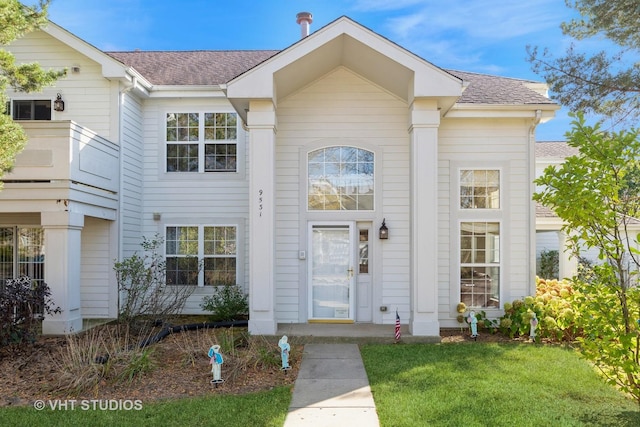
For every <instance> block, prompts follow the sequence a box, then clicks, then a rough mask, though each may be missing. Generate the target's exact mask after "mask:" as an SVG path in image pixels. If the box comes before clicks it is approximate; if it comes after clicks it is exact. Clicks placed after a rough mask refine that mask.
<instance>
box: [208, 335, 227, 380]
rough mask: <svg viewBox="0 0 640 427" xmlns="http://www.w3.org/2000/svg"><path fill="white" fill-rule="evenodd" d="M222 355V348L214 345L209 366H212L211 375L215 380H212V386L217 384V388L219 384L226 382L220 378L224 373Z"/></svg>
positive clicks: (210, 350) (210, 352)
mask: <svg viewBox="0 0 640 427" xmlns="http://www.w3.org/2000/svg"><path fill="white" fill-rule="evenodd" d="M222 363H223V360H222V354H220V346H219V345H217V344H215V345H212V346H211V348H210V349H209V364H210V365H211V373H212V374H213V379H212V380H211V383H212V384H215V385H216V387H217V386H218V384H219V383H222V382H224V380H223V379H221V378H220V375H221V373H222V372H221V371H222Z"/></svg>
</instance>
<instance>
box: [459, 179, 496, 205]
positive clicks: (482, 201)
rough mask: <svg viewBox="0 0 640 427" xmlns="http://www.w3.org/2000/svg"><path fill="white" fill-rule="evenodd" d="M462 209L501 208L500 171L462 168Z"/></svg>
mask: <svg viewBox="0 0 640 427" xmlns="http://www.w3.org/2000/svg"><path fill="white" fill-rule="evenodd" d="M460 209H500V171H499V170H484V169H476V170H461V171H460Z"/></svg>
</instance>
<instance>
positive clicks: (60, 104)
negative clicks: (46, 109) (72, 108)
mask: <svg viewBox="0 0 640 427" xmlns="http://www.w3.org/2000/svg"><path fill="white" fill-rule="evenodd" d="M53 109H54V110H56V111H64V101H63V100H62V95H60V94H58V96H57V97H56V100H55V101H53Z"/></svg>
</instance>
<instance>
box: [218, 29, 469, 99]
mask: <svg viewBox="0 0 640 427" xmlns="http://www.w3.org/2000/svg"><path fill="white" fill-rule="evenodd" d="M341 36H348V37H351V38H353V39H354V40H357V41H359V42H360V43H362V44H364V45H365V46H368V47H369V48H371V49H373V50H375V51H377V52H379V53H380V54H381V55H383V56H386V57H387V58H389V59H390V60H392V61H395V62H397V63H399V64H401V65H403V66H405V67H407V68H408V69H410V70H412V71H413V72H414V73H415V77H414V96H415V97H422V96H460V94H461V93H462V80H461V79H459V78H457V77H455V76H453V75H451V74H449V73H447V72H446V71H444V70H442V69H440V68H438V67H436V66H435V65H433V64H431V63H429V62H427V61H425V60H423V59H422V58H420V57H418V56H416V55H415V54H413V53H411V52H409V51H408V50H406V49H404V48H402V47H400V46H399V45H397V44H395V43H393V42H391V41H389V40H387V39H385V38H384V37H381V36H380V35H378V34H376V33H374V32H373V31H371V30H369V29H367V28H365V27H363V26H361V25H359V24H357V23H355V22H354V21H352V20H350V19H348V18H346V17H342V18H340V19H338V20H337V21H335V22H333V23H332V24H329V25H328V26H326V27H324V28H321V29H320V30H318V31H316V32H314V33H312V34H311V35H309V36H307V37H305V38H304V39H302V40H300V41H298V42H297V43H295V44H294V45H293V46H291V47H289V48H287V49H285V50H284V51H282V52H280V53H278V54H276V55H274V56H273V57H271V58H270V59H268V60H266V61H265V62H263V63H262V64H260V65H258V66H257V67H255V68H253V69H251V70H249V71H247V72H246V73H244V74H242V75H240V76H238V77H236V78H235V79H233V80H231V81H230V82H228V83H227V85H226V91H227V96H228V97H229V98H241V99H252V98H258V99H267V98H274V96H275V92H274V79H273V76H274V74H275V73H276V72H277V71H279V70H281V69H283V68H284V67H286V66H288V65H290V64H292V63H293V62H295V61H296V60H298V59H299V58H302V57H303V56H305V55H308V54H312V53H313V52H314V51H316V50H318V49H320V48H321V47H322V46H325V45H326V44H328V43H330V42H331V41H333V40H335V39H337V38H339V37H341Z"/></svg>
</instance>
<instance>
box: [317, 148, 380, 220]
mask: <svg viewBox="0 0 640 427" xmlns="http://www.w3.org/2000/svg"><path fill="white" fill-rule="evenodd" d="M308 174H309V175H308V208H309V210H313V211H318V210H320V211H340V210H350V211H363V210H373V197H374V154H373V153H372V152H371V151H367V150H363V149H361V148H356V147H346V146H342V147H325V148H320V149H319V150H315V151H311V152H310V153H309V155H308Z"/></svg>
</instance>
